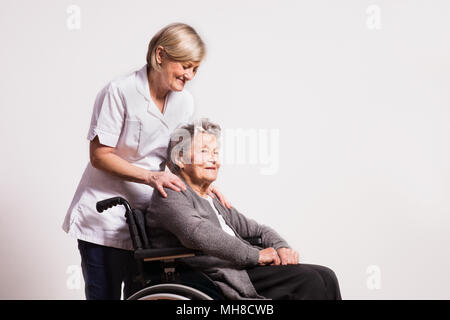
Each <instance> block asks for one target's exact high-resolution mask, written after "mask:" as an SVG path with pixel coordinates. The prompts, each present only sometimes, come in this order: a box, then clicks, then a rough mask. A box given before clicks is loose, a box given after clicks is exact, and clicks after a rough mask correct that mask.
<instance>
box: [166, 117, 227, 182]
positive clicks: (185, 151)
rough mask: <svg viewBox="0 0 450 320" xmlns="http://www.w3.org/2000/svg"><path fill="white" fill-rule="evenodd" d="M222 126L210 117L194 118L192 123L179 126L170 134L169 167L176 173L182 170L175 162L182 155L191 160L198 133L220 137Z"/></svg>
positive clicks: (188, 160) (184, 158)
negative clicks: (192, 148) (194, 141)
mask: <svg viewBox="0 0 450 320" xmlns="http://www.w3.org/2000/svg"><path fill="white" fill-rule="evenodd" d="M220 132H221V128H220V126H219V125H218V124H216V123H214V122H211V121H209V119H208V118H202V119H198V120H194V121H193V122H191V123H188V124H184V125H181V126H179V127H177V128H176V129H175V130H174V131H173V132H172V134H171V135H170V141H169V146H168V148H167V167H168V168H169V169H170V171H172V173H174V174H178V173H179V172H180V170H181V169H180V167H179V166H178V165H177V164H176V163H175V159H176V158H177V157H180V156H182V157H183V160H184V161H186V163H190V160H191V145H192V141H193V140H194V137H195V136H196V135H197V134H198V133H207V134H212V135H214V136H216V138H217V139H219V137H220Z"/></svg>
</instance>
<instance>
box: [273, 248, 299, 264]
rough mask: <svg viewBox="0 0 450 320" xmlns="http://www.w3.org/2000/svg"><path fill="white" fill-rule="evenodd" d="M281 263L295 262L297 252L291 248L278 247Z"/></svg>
mask: <svg viewBox="0 0 450 320" xmlns="http://www.w3.org/2000/svg"><path fill="white" fill-rule="evenodd" d="M277 253H278V256H279V257H280V260H281V264H282V265H288V264H297V263H298V252H297V251H295V250H292V249H291V248H280V249H278V250H277Z"/></svg>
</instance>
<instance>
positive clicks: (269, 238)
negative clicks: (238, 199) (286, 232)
mask: <svg viewBox="0 0 450 320" xmlns="http://www.w3.org/2000/svg"><path fill="white" fill-rule="evenodd" d="M216 203H217V204H219V205H221V206H222V204H221V203H220V202H219V201H217V202H216ZM222 208H225V207H224V206H222ZM225 210H227V212H229V216H227V218H228V219H229V220H230V223H231V224H232V226H233V227H234V229H235V230H236V231H237V232H238V233H239V235H240V236H241V237H243V238H249V237H261V239H262V244H263V247H264V248H269V247H272V248H274V249H275V250H278V249H279V248H290V247H289V244H288V243H287V242H286V241H285V240H284V239H283V238H282V237H281V236H280V235H279V234H278V233H277V232H276V231H275V230H274V229H272V228H271V227H269V226H266V225H263V224H259V223H258V222H256V221H255V220H253V219H250V218H247V217H246V216H244V215H243V214H242V213H240V212H239V211H238V210H236V208H234V207H232V208H231V209H229V210H228V209H225Z"/></svg>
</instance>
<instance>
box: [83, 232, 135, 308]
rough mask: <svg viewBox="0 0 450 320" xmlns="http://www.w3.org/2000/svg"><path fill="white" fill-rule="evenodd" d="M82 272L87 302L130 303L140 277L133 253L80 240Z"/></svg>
mask: <svg viewBox="0 0 450 320" xmlns="http://www.w3.org/2000/svg"><path fill="white" fill-rule="evenodd" d="M78 249H79V250H80V255H81V269H82V271H83V278H84V283H85V294H86V299H87V300H119V299H120V297H121V294H122V283H124V289H123V297H124V299H127V298H128V297H129V296H130V295H132V294H133V293H134V292H136V291H138V290H139V289H140V288H139V286H138V285H137V284H136V283H135V282H134V281H133V280H134V277H135V275H136V274H137V268H136V261H135V259H134V257H133V251H129V250H123V249H117V248H111V247H106V246H102V245H98V244H94V243H91V242H86V241H82V240H78Z"/></svg>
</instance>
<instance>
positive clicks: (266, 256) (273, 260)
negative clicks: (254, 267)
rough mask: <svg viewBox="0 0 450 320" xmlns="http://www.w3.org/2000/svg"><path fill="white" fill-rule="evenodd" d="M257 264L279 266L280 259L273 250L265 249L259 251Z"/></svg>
mask: <svg viewBox="0 0 450 320" xmlns="http://www.w3.org/2000/svg"><path fill="white" fill-rule="evenodd" d="M258 264H259V265H261V266H265V265H268V264H270V265H275V266H278V265H279V264H280V257H279V256H278V254H277V252H276V250H275V249H274V248H272V247H270V248H265V249H263V250H260V251H259V259H258Z"/></svg>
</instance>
